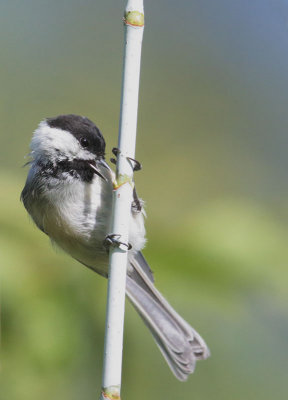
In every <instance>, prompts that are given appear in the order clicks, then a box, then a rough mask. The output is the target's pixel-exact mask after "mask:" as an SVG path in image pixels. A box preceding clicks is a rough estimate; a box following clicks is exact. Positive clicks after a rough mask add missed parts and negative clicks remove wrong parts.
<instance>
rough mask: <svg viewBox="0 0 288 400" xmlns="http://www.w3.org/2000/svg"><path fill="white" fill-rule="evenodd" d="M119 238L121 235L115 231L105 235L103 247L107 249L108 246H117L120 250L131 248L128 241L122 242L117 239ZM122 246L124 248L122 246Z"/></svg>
mask: <svg viewBox="0 0 288 400" xmlns="http://www.w3.org/2000/svg"><path fill="white" fill-rule="evenodd" d="M120 238H121V235H119V234H117V233H111V234H110V235H107V236H106V237H105V239H104V241H103V245H104V247H105V248H106V249H107V250H109V248H110V247H111V246H112V247H118V248H119V249H121V250H131V249H132V246H131V244H130V243H124V242H121V240H119V239H120ZM123 247H124V248H123Z"/></svg>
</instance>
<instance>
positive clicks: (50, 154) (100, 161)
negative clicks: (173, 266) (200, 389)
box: [21, 114, 209, 381]
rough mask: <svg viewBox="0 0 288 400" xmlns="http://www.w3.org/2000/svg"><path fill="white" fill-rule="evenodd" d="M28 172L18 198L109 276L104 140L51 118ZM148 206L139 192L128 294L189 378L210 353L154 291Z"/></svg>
mask: <svg viewBox="0 0 288 400" xmlns="http://www.w3.org/2000/svg"><path fill="white" fill-rule="evenodd" d="M30 148H31V153H30V156H31V161H30V162H29V164H30V170H29V173H28V177H27V180H26V184H25V187H24V189H23V191H22V193H21V200H22V201H23V203H24V206H25V208H26V210H27V211H28V213H29V214H30V216H31V217H32V219H33V221H34V222H35V224H36V225H37V227H38V228H39V229H41V231H43V232H44V233H45V234H46V235H48V236H49V238H50V239H51V241H52V242H53V243H56V244H57V246H59V247H60V248H62V249H63V250H64V251H65V252H67V253H68V254H70V255H71V256H72V257H73V258H74V259H76V260H78V261H79V262H80V263H82V264H84V265H85V266H87V267H88V268H90V269H92V270H93V271H95V272H97V273H98V274H100V275H102V276H104V277H106V278H107V276H108V251H107V245H106V246H105V238H106V237H109V234H110V233H111V210H112V193H113V182H114V181H115V174H114V172H113V171H112V170H111V168H110V167H109V166H108V164H107V163H106V161H105V140H104V138H103V136H102V134H101V132H100V130H99V129H98V128H97V126H96V125H95V124H94V123H93V122H92V121H90V120H89V119H88V118H86V117H82V116H78V115H74V114H69V115H59V116H57V117H55V118H47V119H45V120H44V121H42V122H41V123H40V124H39V126H38V127H37V129H36V130H35V132H34V135H33V137H32V141H31V145H30ZM144 216H145V211H144V209H143V201H142V200H140V199H138V197H137V195H136V192H135V191H134V199H133V201H132V202H131V214H130V221H129V250H128V265H127V280H126V295H127V296H128V298H129V300H130V301H131V303H132V304H133V306H134V307H135V309H136V311H137V312H138V313H139V315H140V316H141V318H142V319H143V321H144V323H145V324H146V325H147V326H148V328H149V329H150V331H151V333H152V335H153V337H154V339H155V341H156V343H157V345H158V346H159V348H160V350H161V352H162V354H163V356H164V357H165V359H166V361H167V363H168V365H169V367H170V368H171V370H172V372H173V373H174V375H175V376H176V377H177V378H178V379H179V380H180V381H185V380H186V379H187V378H188V375H189V374H191V373H192V372H193V371H194V369H195V365H196V361H197V360H203V359H206V358H207V357H208V356H209V349H208V347H207V345H206V343H205V342H204V340H203V339H202V337H201V336H200V335H199V334H198V333H197V332H196V331H195V330H194V329H193V328H192V327H191V326H190V325H189V324H188V323H187V322H186V321H185V320H184V319H183V318H182V317H181V316H180V315H179V314H177V312H176V311H175V310H174V309H173V308H172V307H171V305H170V304H169V303H168V302H167V300H166V299H165V298H164V297H163V296H162V294H161V293H160V292H159V291H158V290H157V289H156V288H155V286H154V278H153V273H152V271H151V269H150V267H149V265H148V264H147V262H146V260H145V258H144V257H143V255H142V253H141V250H142V249H143V247H144V245H145V240H146V239H145V227H144Z"/></svg>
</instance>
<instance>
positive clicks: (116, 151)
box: [110, 147, 142, 172]
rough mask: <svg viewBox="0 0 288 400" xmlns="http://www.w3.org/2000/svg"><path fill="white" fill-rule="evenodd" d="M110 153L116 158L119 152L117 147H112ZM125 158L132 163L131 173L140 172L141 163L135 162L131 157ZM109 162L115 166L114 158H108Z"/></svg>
mask: <svg viewBox="0 0 288 400" xmlns="http://www.w3.org/2000/svg"><path fill="white" fill-rule="evenodd" d="M112 153H113V154H114V156H115V157H116V158H117V157H118V155H119V153H120V150H119V149H118V148H117V147H113V149H112ZM126 158H127V160H128V161H130V162H132V163H133V171H134V172H135V171H140V170H141V169H142V165H141V163H140V162H139V161H137V160H135V159H134V158H131V157H126ZM110 161H111V162H112V163H113V164H116V159H115V158H110Z"/></svg>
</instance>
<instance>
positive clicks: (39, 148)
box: [30, 121, 94, 162]
mask: <svg viewBox="0 0 288 400" xmlns="http://www.w3.org/2000/svg"><path fill="white" fill-rule="evenodd" d="M30 148H31V153H32V157H33V158H34V159H36V158H41V157H43V156H44V157H47V158H48V157H49V159H50V161H52V162H55V161H59V160H61V159H67V158H68V160H73V159H74V158H78V159H83V160H91V159H93V158H94V155H93V154H91V153H90V152H89V151H87V150H84V149H83V148H82V147H81V145H80V143H79V142H78V140H77V139H76V138H75V137H74V136H73V135H72V134H71V133H70V132H68V131H65V130H62V129H59V128H51V127H50V126H49V125H48V124H47V122H46V121H42V122H41V123H40V124H39V126H38V128H37V129H36V131H35V132H34V135H33V137H32V141H31V145H30Z"/></svg>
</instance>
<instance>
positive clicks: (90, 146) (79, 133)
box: [46, 114, 106, 156]
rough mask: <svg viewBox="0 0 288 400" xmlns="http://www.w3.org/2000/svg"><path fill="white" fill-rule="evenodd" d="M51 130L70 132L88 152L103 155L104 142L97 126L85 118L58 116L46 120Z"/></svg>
mask: <svg viewBox="0 0 288 400" xmlns="http://www.w3.org/2000/svg"><path fill="white" fill-rule="evenodd" d="M46 122H47V124H48V125H49V126H50V127H51V128H59V129H62V130H64V131H68V132H70V133H71V134H72V135H73V136H74V137H75V138H76V139H77V140H78V141H79V143H80V144H81V146H83V147H84V148H86V149H87V150H88V151H90V152H91V153H94V154H95V155H97V156H104V154H105V146H106V144H105V140H104V138H103V136H102V133H101V132H100V130H99V129H98V128H97V126H96V125H95V124H94V123H93V122H92V121H90V119H88V118H86V117H82V116H80V115H75V114H66V115H58V117H54V118H47V119H46Z"/></svg>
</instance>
